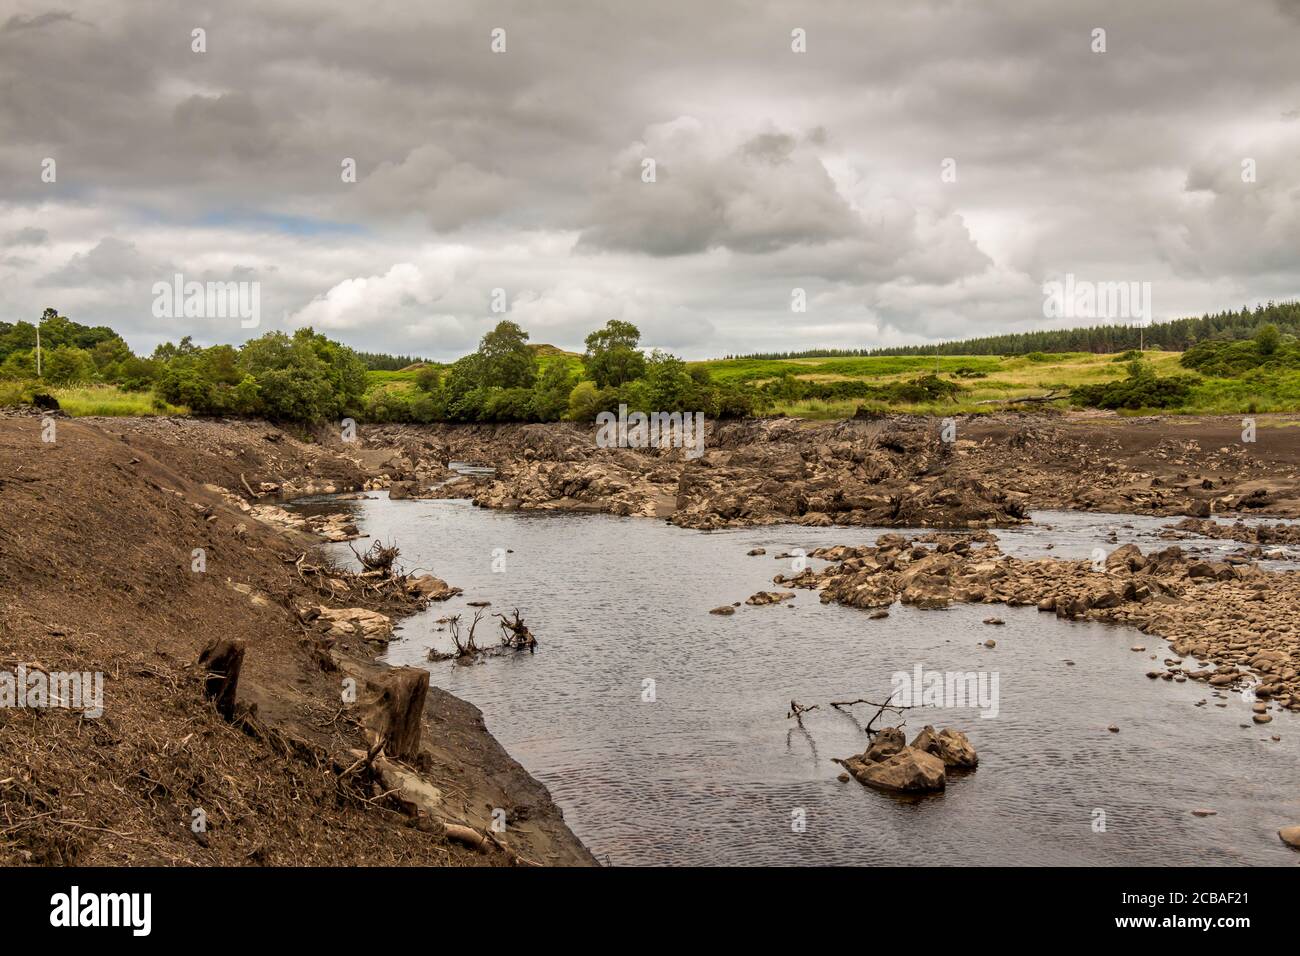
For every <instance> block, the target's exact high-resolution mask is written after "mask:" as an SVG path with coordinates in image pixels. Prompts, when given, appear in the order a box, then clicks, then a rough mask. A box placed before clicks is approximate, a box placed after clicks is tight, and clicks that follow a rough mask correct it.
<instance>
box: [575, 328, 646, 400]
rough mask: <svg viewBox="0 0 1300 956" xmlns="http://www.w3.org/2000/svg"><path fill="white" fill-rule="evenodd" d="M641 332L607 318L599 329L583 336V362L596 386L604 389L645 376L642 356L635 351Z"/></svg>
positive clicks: (644, 364)
mask: <svg viewBox="0 0 1300 956" xmlns="http://www.w3.org/2000/svg"><path fill="white" fill-rule="evenodd" d="M640 341H641V330H640V329H638V328H637V327H636V326H635V325H633V324H632V323H631V322H623V321H622V320H620V319H610V320H609V321H608V322H606V323H605V327H604V328H603V329H597V330H596V331H595V332H592V333H591V334H590V335H588V336H587V351H586V354H585V355H583V357H582V360H583V363H584V364H585V365H586V367H587V374H588V375H589V376H590V377H591V378H592V380H593V381H595V383H596V385H597V386H598V387H600V388H604V387H605V386H607V385H613V386H615V387H617V386H619V385H623V384H626V383H627V382H631V381H633V380H634V379H638V378H640V377H641V376H642V375H644V374H645V369H646V360H645V355H644V354H643V353H642V352H641V350H640V349H638V348H637V344H638V343H639V342H640Z"/></svg>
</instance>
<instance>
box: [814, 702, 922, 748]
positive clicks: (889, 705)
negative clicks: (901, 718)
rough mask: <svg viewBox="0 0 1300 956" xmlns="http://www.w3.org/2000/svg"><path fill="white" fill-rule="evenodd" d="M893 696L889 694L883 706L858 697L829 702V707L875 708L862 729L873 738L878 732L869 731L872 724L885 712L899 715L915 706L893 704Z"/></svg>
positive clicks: (845, 708) (840, 708) (844, 708)
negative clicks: (857, 706)
mask: <svg viewBox="0 0 1300 956" xmlns="http://www.w3.org/2000/svg"><path fill="white" fill-rule="evenodd" d="M896 693H898V691H894V694H896ZM894 694H890V695H889V696H888V697H886V698H885V702H884V703H883V704H879V703H877V702H876V701H874V700H867V699H866V698H865V697H859V698H858V699H857V700H833V701H831V706H832V707H834V708H835V709H836V710H848V709H849V708H852V707H854V706H855V705H857V704H868V705H870V706H871V707H875V708H877V710H876V712H875V714H873V715H872V717H871V719H870V720H868V721H867V725H866V726H865V727H863V728H862V729H863V730H864V731H865V732H866V734H867V736H868V737H874V736H875V735H876V734H877V733H879V731H876V730H872V729H871V727H872V724H874V723H875V722H876V721H877V720H879V719H880V718H881V717H882V716H883V715H884V713H885V711H891V712H893V713H895V714H900V715H901V714H902V713H903V711H905V710H912V709H913V708H914V707H915V706H916V705H914V704H895V703H893V700H894Z"/></svg>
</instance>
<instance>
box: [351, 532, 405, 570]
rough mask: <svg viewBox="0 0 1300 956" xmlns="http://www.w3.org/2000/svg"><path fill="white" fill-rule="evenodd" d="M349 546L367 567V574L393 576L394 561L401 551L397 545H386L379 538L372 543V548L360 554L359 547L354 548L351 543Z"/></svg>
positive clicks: (363, 565)
mask: <svg viewBox="0 0 1300 956" xmlns="http://www.w3.org/2000/svg"><path fill="white" fill-rule="evenodd" d="M348 547H349V548H352V553H353V554H354V555H356V558H357V560H358V561H360V562H361V566H362V567H363V568H365V569H366V574H367V575H374V576H376V577H382V578H389V577H392V574H393V562H394V561H396V560H397V556H398V554H400V553H401V552H400V551H398V549H397V545H395V544H391V545H385V544H384V543H383V542H382V541H378V540H376V541H375V542H374V543H373V544H371V545H370V550H368V551H366V552H365V553H364V554H358V553H357V549H356V548H353V547H352V545H351V544H349V545H348Z"/></svg>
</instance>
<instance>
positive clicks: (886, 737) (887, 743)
mask: <svg viewBox="0 0 1300 956" xmlns="http://www.w3.org/2000/svg"><path fill="white" fill-rule="evenodd" d="M906 746H907V738H906V737H904V736H903V731H902V730H900V729H899V728H897V727H886V728H885V729H884V730H882V731H881V732H880V733H878V734H876V739H875V740H873V741H871V746H870V747H868V748H867V749H866V750H865V751H864V752H863V754H862V760H863V762H865V763H880V762H881V761H882V760H888V759H889V758H890V757H892V756H894V754H896V753H898V752H899V751H901V750H902V749H903V748H904V747H906Z"/></svg>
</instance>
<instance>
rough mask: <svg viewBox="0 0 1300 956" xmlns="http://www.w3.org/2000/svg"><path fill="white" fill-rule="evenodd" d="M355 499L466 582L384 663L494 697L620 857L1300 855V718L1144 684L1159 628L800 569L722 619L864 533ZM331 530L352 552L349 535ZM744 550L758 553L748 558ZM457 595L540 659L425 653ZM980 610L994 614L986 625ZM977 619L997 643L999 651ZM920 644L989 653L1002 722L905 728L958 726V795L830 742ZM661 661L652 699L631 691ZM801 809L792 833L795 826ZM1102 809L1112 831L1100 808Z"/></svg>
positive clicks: (559, 789) (1066, 527)
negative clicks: (885, 600)
mask: <svg viewBox="0 0 1300 956" xmlns="http://www.w3.org/2000/svg"><path fill="white" fill-rule="evenodd" d="M307 507H309V508H310V507H312V506H307ZM341 507H346V508H348V509H350V510H353V512H354V513H355V515H356V517H357V519H358V521H359V523H360V525H361V528H362V530H363V532H365V533H367V534H370V535H373V536H375V537H379V538H382V539H384V540H385V541H388V540H395V541H396V542H397V543H398V545H399V546H400V547H401V549H402V558H401V561H402V562H403V564H404V565H405V566H407V567H408V568H410V569H423V570H431V571H433V573H435V574H437V575H439V576H440V577H443V578H445V579H446V580H448V581H449V582H451V583H452V584H455V585H457V586H459V587H461V588H463V589H464V592H465V593H464V595H463V596H461V597H460V598H455V599H453V600H451V601H449V602H447V603H445V604H439V605H435V606H433V607H432V608H431V609H430V610H429V611H428V612H425V613H423V614H422V615H420V616H418V617H416V618H413V619H410V620H408V621H406V622H405V623H404V624H403V625H402V626H401V628H400V629H399V631H398V635H397V640H395V641H394V643H393V644H392V645H391V646H390V648H389V650H388V654H387V658H386V659H387V660H388V661H389V662H391V663H394V664H418V665H421V666H425V667H428V668H429V669H430V671H431V673H432V679H433V682H434V683H435V684H438V685H440V686H442V687H444V688H446V689H447V690H448V691H450V692H452V693H454V694H456V695H458V696H460V697H463V698H465V699H466V700H469V701H471V702H473V703H474V704H476V705H478V706H479V707H480V708H481V709H482V710H483V713H484V715H485V718H486V720H487V725H488V729H489V730H490V731H491V732H492V733H493V734H494V735H495V736H496V737H497V739H498V740H500V741H501V743H502V744H503V745H504V746H505V747H506V748H507V750H509V751H510V753H511V754H512V755H513V756H514V757H515V758H516V759H518V760H519V761H520V762H521V763H522V764H523V765H524V766H525V767H526V768H527V769H528V770H529V771H530V772H531V773H532V774H533V775H534V776H536V777H537V778H538V779H540V780H542V781H543V782H544V783H545V784H546V785H547V786H548V787H549V788H550V790H551V792H552V794H553V795H554V797H555V799H556V801H557V802H558V803H559V804H560V806H561V807H563V808H564V810H565V814H566V820H567V822H568V823H569V825H570V827H571V828H572V829H573V830H574V832H576V833H577V834H578V836H579V837H581V838H582V839H583V840H584V842H585V843H586V844H587V845H588V846H589V847H590V848H591V849H592V851H593V852H594V853H595V854H596V855H597V856H598V857H600V858H602V859H608V861H609V862H611V863H613V864H616V865H635V864H655V863H658V864H692V863H694V864H729V863H742V864H764V863H767V864H772V863H805V864H846V863H874V864H903V863H938V864H992V863H1007V864H1065V863H1079V864H1169V863H1181V864H1194V863H1201V864H1207V863H1275V864H1288V863H1295V862H1296V861H1297V857H1296V854H1295V851H1293V850H1290V849H1288V848H1287V847H1286V846H1284V845H1283V844H1282V843H1281V842H1280V841H1279V840H1278V839H1277V835H1276V831H1277V829H1278V827H1279V826H1283V825H1289V824H1292V823H1295V822H1296V821H1297V820H1298V819H1300V799H1297V798H1296V796H1295V794H1297V793H1300V760H1298V759H1297V758H1298V757H1300V734H1297V729H1298V728H1297V724H1296V718H1295V716H1294V715H1291V714H1282V715H1279V716H1278V717H1277V718H1276V719H1275V720H1274V722H1273V723H1272V724H1270V725H1268V726H1267V727H1266V728H1262V727H1257V726H1255V725H1253V724H1251V719H1250V706H1249V704H1248V703H1247V702H1245V701H1243V700H1242V699H1241V698H1240V697H1239V696H1237V695H1234V694H1230V693H1228V694H1221V695H1220V694H1216V692H1214V691H1213V690H1212V689H1211V688H1209V687H1207V686H1205V685H1204V684H1201V683H1196V682H1187V683H1184V684H1178V683H1172V682H1164V681H1160V682H1154V683H1153V682H1152V681H1150V680H1149V679H1148V678H1147V677H1146V676H1145V674H1146V672H1147V670H1149V669H1150V668H1151V665H1152V660H1151V657H1152V655H1155V656H1156V657H1157V658H1164V657H1166V656H1168V652H1167V647H1166V645H1165V643H1164V642H1163V641H1161V640H1159V639H1157V638H1154V637H1149V636H1147V635H1143V634H1140V633H1138V632H1136V631H1133V630H1129V629H1124V628H1118V627H1111V626H1107V625H1102V624H1096V623H1076V622H1069V621H1064V620H1060V619H1058V618H1056V617H1054V616H1053V615H1049V614H1040V613H1039V612H1037V611H1036V610H1034V609H1033V608H1008V607H1001V606H989V605H976V606H964V605H963V606H956V607H953V608H951V609H948V610H944V611H923V610H917V609H915V608H912V607H904V606H901V605H899V606H895V607H894V608H892V609H891V612H890V616H889V617H888V618H886V619H883V620H870V619H869V617H868V615H867V614H866V613H865V612H863V611H859V610H855V609H851V608H845V607H840V606H837V605H823V604H821V603H820V602H819V601H818V598H817V594H816V592H811V591H798V592H797V596H796V598H795V600H794V601H793V602H788V605H775V606H767V607H749V606H743V605H742V606H741V607H739V608H737V610H736V613H735V614H734V615H733V616H730V617H719V616H715V615H710V614H708V613H707V612H708V610H709V609H710V608H712V607H716V606H718V605H721V604H730V603H732V602H735V601H743V600H744V599H745V598H746V597H748V596H749V595H750V594H753V593H754V592H756V591H759V590H764V589H770V588H771V587H772V584H771V578H772V576H773V575H774V574H777V573H781V572H784V573H790V572H791V561H790V560H789V559H786V560H774V556H775V555H777V554H779V553H781V552H784V551H792V550H793V549H796V548H798V549H803V550H805V551H810V550H812V549H813V548H815V547H819V546H825V545H833V544H859V543H866V542H870V541H873V540H874V539H875V536H876V534H877V533H879V532H878V531H876V530H873V529H865V528H806V527H794V526H776V527H764V528H752V529H745V530H739V531H726V532H715V533H709V534H706V533H701V532H698V531H691V530H684V529H681V528H677V527H673V526H669V525H666V524H664V523H662V522H658V521H653V520H648V519H634V518H615V517H609V516H604V515H578V514H556V513H550V514H539V513H526V512H503V511H489V510H484V509H479V508H474V507H472V506H471V505H470V504H469V503H468V502H466V501H441V500H417V501H394V502H390V501H388V500H386V499H385V498H383V497H382V496H376V497H375V498H374V499H373V500H368V501H353V502H331V503H330V504H329V508H330V510H335V511H337V510H339V508H341ZM1035 518H1036V520H1037V521H1038V522H1039V524H1038V525H1035V526H1027V527H1025V528H1021V529H1012V530H999V531H998V532H997V534H998V536H999V538H1000V545H1001V547H1002V549H1003V550H1004V551H1006V552H1007V553H1010V554H1019V555H1029V556H1041V555H1052V556H1056V557H1062V558H1079V557H1088V556H1089V555H1091V554H1092V552H1093V549H1094V548H1097V547H1101V548H1103V549H1105V550H1110V549H1113V548H1114V547H1117V546H1119V545H1121V544H1125V543H1128V542H1130V541H1132V542H1135V543H1137V544H1139V545H1140V546H1141V547H1142V548H1143V550H1148V549H1151V548H1153V547H1163V546H1166V545H1168V544H1170V543H1178V544H1180V545H1182V546H1183V547H1185V548H1186V547H1188V546H1189V543H1190V544H1195V545H1197V546H1199V547H1204V548H1206V549H1209V550H1212V551H1218V550H1219V549H1223V550H1225V551H1226V550H1232V549H1233V548H1235V547H1236V545H1235V544H1234V543H1232V542H1224V541H1213V542H1211V541H1206V540H1203V539H1202V540H1200V541H1192V542H1189V541H1176V542H1170V541H1166V540H1163V539H1161V538H1159V537H1157V536H1156V531H1157V529H1158V528H1159V527H1160V526H1162V525H1163V524H1166V523H1168V522H1169V519H1162V518H1144V517H1137V516H1131V515H1085V514H1080V513H1043V514H1038V515H1035ZM1044 525H1046V526H1048V527H1044ZM881 530H885V529H881ZM890 530H894V531H897V530H898V529H890ZM1112 532H1113V533H1114V540H1112V539H1111V534H1112ZM1049 544H1051V545H1052V546H1053V547H1052V548H1051V549H1048V548H1047V545H1049ZM331 547H333V548H336V549H337V551H336V554H337V555H338V556H339V557H340V558H341V559H342V558H346V559H348V560H349V561H350V560H351V553H350V552H349V550H348V549H347V546H346V545H343V546H331ZM755 547H763V548H766V549H767V552H768V553H767V555H765V556H761V557H750V556H747V555H746V552H747V551H748V550H750V549H751V548H755ZM813 564H814V566H820V563H818V562H813ZM494 567H495V568H497V569H498V570H494ZM502 569H503V570H502ZM467 601H490V602H492V607H491V608H490V609H489V611H501V612H509V611H510V610H512V609H513V608H515V607H518V608H519V609H520V610H521V612H522V613H523V616H524V618H525V620H526V621H527V623H528V625H529V627H530V628H531V629H532V631H533V633H534V634H535V635H536V636H537V638H538V640H539V642H540V646H539V648H538V651H537V653H536V654H534V655H528V654H522V655H519V656H516V657H494V658H488V659H486V660H484V661H483V662H482V663H479V664H475V665H471V666H464V665H458V664H455V663H452V662H440V663H429V662H427V660H426V656H427V653H428V650H429V648H430V647H435V646H436V647H438V648H440V649H444V650H445V649H447V648H448V647H450V639H449V636H448V635H447V633H446V632H445V631H439V629H438V628H439V627H440V625H438V624H437V623H436V621H437V619H438V618H440V617H443V616H444V615H447V614H453V613H460V614H461V615H462V617H463V618H464V619H465V620H466V621H468V620H469V619H470V618H472V617H473V612H474V609H473V608H472V607H468V606H467V605H466V602H467ZM990 614H996V615H997V616H998V617H1000V618H1002V619H1003V620H1005V622H1006V624H1005V626H1002V627H994V626H987V625H984V624H983V623H982V621H983V619H984V618H986V617H988V616H990ZM496 630H497V629H496V621H495V619H494V618H491V617H485V619H484V622H483V623H482V624H481V625H480V627H479V637H480V638H483V637H490V638H491V639H492V640H494V639H495V637H494V635H495V633H496ZM989 637H992V638H995V639H996V641H997V646H996V647H995V648H992V649H990V648H986V647H984V646H983V641H984V640H985V639H987V638H989ZM1133 646H1145V647H1146V650H1145V651H1143V652H1134V651H1132V650H1130V648H1131V647H1133ZM1071 662H1072V663H1071ZM917 664H921V665H922V666H924V667H925V668H927V669H934V670H941V671H985V672H988V671H996V672H997V673H998V677H999V691H1000V694H999V713H998V716H997V717H996V718H994V719H982V718H981V717H980V716H979V712H978V711H976V710H975V709H972V708H964V709H952V710H935V711H924V712H922V711H913V712H910V713H909V714H907V715H906V717H907V727H906V730H907V732H908V735H909V738H910V736H911V735H912V734H913V733H915V732H916V731H918V730H919V729H920V727H921V726H922V725H923V724H925V723H932V724H935V725H936V726H937V727H944V726H952V727H955V728H958V729H962V730H965V731H966V732H967V733H968V734H969V735H970V738H971V740H972V742H973V743H974V744H975V746H976V747H977V748H978V749H979V753H980V767H979V769H978V770H977V771H975V772H974V773H973V774H969V775H966V776H959V775H955V774H954V775H952V776H951V777H950V779H949V785H948V790H947V792H946V793H944V794H942V795H939V796H935V797H929V798H925V799H922V800H919V801H916V800H912V801H904V800H898V799H894V798H891V797H888V796H885V795H883V794H881V793H877V792H874V791H870V790H867V789H865V788H863V787H862V786H861V785H859V784H858V783H856V782H853V781H851V782H849V783H840V782H838V781H837V779H836V777H837V775H838V773H839V772H840V769H841V768H840V767H839V766H838V765H836V764H834V763H832V762H831V758H832V757H845V756H848V755H849V754H851V753H855V752H860V751H861V750H862V749H863V748H864V747H865V744H866V738H865V736H864V735H863V734H862V732H861V730H860V729H858V727H857V726H856V724H855V723H854V721H853V720H852V719H851V718H850V717H848V716H846V715H843V714H841V713H838V712H836V711H834V710H831V709H830V708H828V706H827V703H828V702H829V701H831V700H838V699H845V698H857V697H864V696H865V697H870V698H872V699H882V698H883V697H885V696H887V695H888V693H889V689H890V677H891V675H892V674H893V673H894V672H895V671H908V672H911V671H912V670H913V668H914V667H915V665H917ZM647 679H649V680H653V681H654V682H655V700H654V701H653V702H647V701H645V700H643V696H644V688H645V683H644V682H645V681H646V680H647ZM791 698H797V699H798V700H799V701H800V702H801V703H803V704H805V705H808V704H814V703H817V704H820V705H821V710H819V711H816V712H813V713H811V714H809V715H807V716H806V717H805V718H804V726H805V728H806V731H807V732H806V733H801V732H800V731H799V729H798V728H797V726H796V725H795V722H794V721H791V720H787V719H786V717H785V714H786V710H787V708H788V705H789V702H790V699H791ZM1202 700H1204V701H1206V704H1205V705H1204V706H1201V707H1197V706H1196V704H1197V702H1198V701H1202ZM1218 705H1225V706H1218ZM858 716H859V717H860V718H862V719H865V718H866V717H867V716H869V709H867V708H859V714H858ZM1109 725H1116V726H1118V727H1119V728H1120V731H1119V733H1111V732H1109V731H1108V729H1107V728H1108V726H1109ZM1274 735H1279V736H1280V737H1281V740H1280V741H1276V742H1275V741H1273V740H1272V739H1271V738H1272V737H1273V736H1274ZM1194 809H1210V810H1215V811H1217V815H1215V816H1208V817H1196V816H1193V815H1192V813H1191V811H1192V810H1194ZM799 810H802V817H803V819H805V820H806V829H804V830H803V832H795V828H794V827H792V813H793V812H795V811H799ZM1097 811H1102V812H1104V815H1105V816H1104V820H1105V832H1096V830H1095V829H1094V821H1095V820H1097V819H1098V814H1097ZM525 825H526V824H525Z"/></svg>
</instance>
